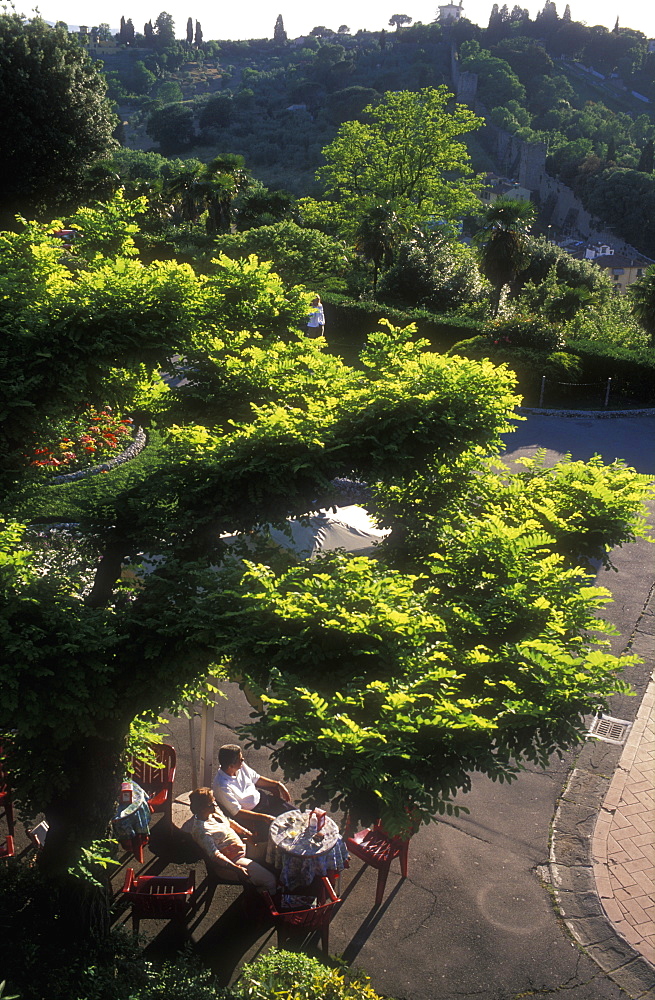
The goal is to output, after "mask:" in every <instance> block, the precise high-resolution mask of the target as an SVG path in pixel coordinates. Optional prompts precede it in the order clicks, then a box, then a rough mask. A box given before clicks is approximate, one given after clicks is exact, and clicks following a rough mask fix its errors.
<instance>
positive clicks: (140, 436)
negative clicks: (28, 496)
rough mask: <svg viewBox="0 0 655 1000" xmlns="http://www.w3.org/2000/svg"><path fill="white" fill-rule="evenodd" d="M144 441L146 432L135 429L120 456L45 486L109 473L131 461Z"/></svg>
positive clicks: (143, 446) (53, 479) (64, 475)
mask: <svg viewBox="0 0 655 1000" xmlns="http://www.w3.org/2000/svg"><path fill="white" fill-rule="evenodd" d="M146 441H147V437H146V432H145V431H144V429H143V427H137V428H136V429H135V431H134V440H133V441H132V442H131V444H129V445H128V446H127V448H126V449H125V451H122V452H121V453H120V455H115V456H114V457H113V458H110V459H109V461H108V462H103V464H102V465H94V466H93V468H91V469H82V470H81V471H80V472H67V473H64V474H63V475H62V476H54V477H53V478H52V479H50V480H48V483H47V485H48V486H59V485H60V484H61V483H74V482H77V480H78V479H85V478H86V477H87V476H97V475H98V474H99V473H100V472H111V470H112V469H115V468H116V466H117V465H123V463H124V462H129V461H130V460H131V459H133V458H136V456H137V455H139V454H140V453H141V452H142V451H143V449H144V448H145V446H146Z"/></svg>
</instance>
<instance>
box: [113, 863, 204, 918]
mask: <svg viewBox="0 0 655 1000" xmlns="http://www.w3.org/2000/svg"><path fill="white" fill-rule="evenodd" d="M195 885H196V875H195V872H193V871H190V872H189V874H188V875H186V876H184V875H169V876H167V875H139V877H138V878H135V875H134V869H133V868H128V869H127V871H126V873H125V884H124V886H123V898H124V899H129V901H130V902H131V904H132V930H133V932H134V934H138V933H139V921H140V920H143V919H145V918H147V917H152V918H153V919H155V920H172V919H178V920H184V918H185V917H186V915H187V913H188V912H189V910H190V909H191V906H192V901H193V893H194V890H195Z"/></svg>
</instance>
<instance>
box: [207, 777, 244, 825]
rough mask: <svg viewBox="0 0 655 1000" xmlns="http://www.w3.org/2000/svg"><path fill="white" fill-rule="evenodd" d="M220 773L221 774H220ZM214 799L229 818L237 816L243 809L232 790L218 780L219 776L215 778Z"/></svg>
mask: <svg viewBox="0 0 655 1000" xmlns="http://www.w3.org/2000/svg"><path fill="white" fill-rule="evenodd" d="M219 773H220V772H219ZM213 792H214V798H215V799H216V801H217V802H218V804H219V806H220V807H221V809H222V810H223V812H224V813H225V814H226V815H227V816H236V814H237V813H238V812H239V809H240V808H241V805H240V803H239V800H238V798H237V796H236V795H235V793H234V790H233V789H232V788H226V787H225V786H224V785H222V784H221V783H220V782H219V780H218V775H216V777H215V778H214V786H213Z"/></svg>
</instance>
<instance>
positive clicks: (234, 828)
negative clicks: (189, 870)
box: [189, 788, 276, 893]
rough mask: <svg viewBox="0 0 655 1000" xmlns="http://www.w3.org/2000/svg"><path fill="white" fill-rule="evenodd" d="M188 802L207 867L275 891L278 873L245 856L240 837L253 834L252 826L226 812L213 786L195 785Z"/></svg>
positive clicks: (194, 834) (238, 879)
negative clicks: (236, 820)
mask: <svg viewBox="0 0 655 1000" xmlns="http://www.w3.org/2000/svg"><path fill="white" fill-rule="evenodd" d="M189 805H190V806H191V812H192V813H193V814H194V815H193V825H192V828H191V836H192V837H193V839H194V840H195V842H196V843H197V844H198V846H199V847H200V848H201V849H202V851H203V853H204V854H205V855H206V856H207V865H208V867H209V866H210V865H211V867H212V868H214V870H215V871H216V874H217V875H219V876H220V877H221V878H223V879H227V880H228V881H230V882H244V883H245V884H246V885H253V886H255V888H257V889H266V891H267V892H271V893H272V892H275V886H276V879H275V875H273V874H272V873H271V872H269V871H268V870H267V869H266V868H264V867H263V866H262V865H260V864H257V862H256V861H251V860H250V858H247V857H246V847H245V844H244V843H243V840H242V839H241V837H252V834H251V833H250V830H246V829H245V828H244V827H243V826H240V824H239V823H235V822H234V820H230V819H227V817H226V816H224V815H223V813H222V812H221V811H220V809H219V808H218V806H217V805H216V800H215V799H214V793H213V792H212V790H211V788H196V789H195V791H193V792H191V795H190V796H189Z"/></svg>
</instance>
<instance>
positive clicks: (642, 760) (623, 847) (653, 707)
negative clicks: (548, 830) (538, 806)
mask: <svg viewBox="0 0 655 1000" xmlns="http://www.w3.org/2000/svg"><path fill="white" fill-rule="evenodd" d="M592 860H593V865H594V876H595V878H596V888H597V890H598V894H599V896H600V900H601V903H602V906H603V910H604V911H605V914H606V916H607V917H608V919H609V920H610V921H611V923H612V924H613V926H614V927H615V928H616V930H617V932H618V933H619V934H620V935H621V936H622V937H623V938H625V940H626V941H627V942H628V944H630V945H631V946H632V947H633V948H634V949H635V951H638V952H639V953H640V954H641V955H643V957H644V958H646V959H648V961H649V962H651V963H652V964H653V965H654V966H655V680H651V682H650V684H649V686H648V690H647V691H646V694H645V695H644V698H643V701H642V703H641V706H640V709H639V712H638V714H637V718H636V719H635V722H634V725H633V727H632V730H631V732H630V735H629V737H628V740H627V743H626V746H625V749H624V751H623V754H622V755H621V760H620V761H619V766H618V768H617V770H616V772H615V774H614V777H613V779H612V783H611V784H610V788H609V791H608V793H607V795H606V796H605V801H604V802H603V807H602V809H601V812H600V814H599V816H598V820H597V821H596V828H595V830H594V836H593V841H592Z"/></svg>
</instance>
